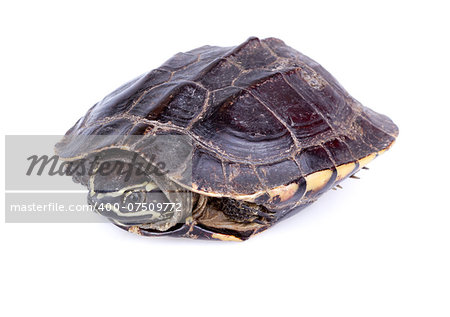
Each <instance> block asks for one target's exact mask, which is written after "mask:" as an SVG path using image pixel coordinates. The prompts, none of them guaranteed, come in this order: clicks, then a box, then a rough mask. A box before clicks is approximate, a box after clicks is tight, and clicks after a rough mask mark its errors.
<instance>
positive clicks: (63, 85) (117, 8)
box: [0, 0, 450, 317]
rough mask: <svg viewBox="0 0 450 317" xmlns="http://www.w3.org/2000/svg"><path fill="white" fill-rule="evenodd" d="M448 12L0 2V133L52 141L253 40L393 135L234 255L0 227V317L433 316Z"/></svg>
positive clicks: (105, 232)
mask: <svg viewBox="0 0 450 317" xmlns="http://www.w3.org/2000/svg"><path fill="white" fill-rule="evenodd" d="M449 11H450V10H449V8H448V7H447V5H446V2H445V1H431V0H428V1H423V2H418V1H374V2H370V3H369V2H368V1H364V2H363V1H292V2H287V1H282V0H276V1H257V2H249V1H248V2H245V1H230V0H228V1H222V2H214V1H205V2H200V1H183V2H170V1H164V2H163V1H159V2H154V3H151V2H150V1H142V2H135V1H123V2H117V1H102V2H100V1H76V2H73V3H72V4H69V2H66V1H9V2H6V1H2V2H1V7H0V32H1V48H0V56H1V59H0V66H1V67H0V80H1V83H0V87H1V88H0V94H1V96H0V104H1V120H2V123H1V129H2V132H3V134H63V133H65V131H66V130H67V129H68V128H70V127H71V126H72V125H73V124H74V123H75V121H76V120H77V119H78V118H79V117H80V116H82V115H83V114H84V113H85V112H86V111H87V109H88V108H89V107H90V106H91V105H93V104H94V103H95V102H96V101H98V100H99V99H101V98H102V97H103V96H105V95H106V94H107V93H109V92H110V91H112V90H113V89H115V88H116V87H118V86H119V85H121V84H122V83H124V82H126V81H128V80H129V79H132V78H134V77H135V76H137V75H139V74H141V73H143V72H145V71H147V70H150V69H153V68H155V67H157V66H159V65H160V64H162V63H163V62H164V61H165V60H166V59H168V58H169V57H170V56H172V55H173V54H175V53H177V52H179V51H186V50H190V49H193V48H195V47H198V46H201V45H205V44H210V45H219V46H233V45H237V44H239V43H241V42H242V41H244V40H245V39H246V38H247V37H249V36H252V35H255V36H258V37H261V38H264V37H269V36H274V37H279V38H281V39H283V40H284V41H285V42H286V43H287V44H288V45H290V46H292V47H294V48H296V49H298V50H299V51H301V52H303V53H304V54H306V55H309V56H310V57H312V58H313V59H315V60H317V61H318V62H319V63H321V64H322V65H323V66H324V67H325V68H327V69H328V70H329V71H330V72H331V73H332V74H333V75H335V77H337V78H338V80H339V81H340V82H341V84H342V85H343V86H344V87H345V88H346V89H347V90H348V91H349V92H350V93H351V94H352V95H353V96H354V97H355V98H356V99H358V100H360V101H361V102H362V103H363V104H364V105H366V106H368V107H371V108H373V109H374V110H376V111H378V112H381V113H384V114H387V115H388V116H390V117H391V118H392V119H393V120H394V121H395V122H396V123H397V124H398V126H399V127H400V137H399V139H398V141H397V143H396V144H395V145H394V147H393V148H392V150H390V151H389V152H388V153H386V154H385V155H383V156H382V157H380V158H378V159H377V160H376V161H374V162H372V163H371V164H370V170H369V171H362V172H360V173H359V176H360V177H361V179H360V180H353V179H351V180H347V181H345V182H344V183H343V186H344V189H343V190H339V191H330V192H329V193H327V194H325V195H324V196H323V197H322V198H320V199H319V201H317V202H316V203H315V204H313V205H312V206H310V207H308V208H307V209H305V210H304V211H302V212H301V213H299V214H298V215H296V216H295V217H293V218H291V219H289V220H287V221H285V222H282V223H279V224H278V225H276V226H275V227H273V228H272V229H270V230H269V231H266V232H265V233H263V234H261V235H259V236H256V237H253V238H252V239H250V240H249V241H247V242H244V243H225V242H208V241H190V240H183V239H171V238H162V239H154V238H142V237H138V236H134V235H131V234H128V233H126V232H123V231H121V230H120V229H117V228H116V227H115V226H113V225H110V224H25V225H24V224H5V223H3V224H1V258H2V259H1V262H0V266H1V274H2V278H1V282H0V285H1V290H2V294H1V302H2V304H1V305H0V310H1V315H2V316H25V315H26V316H34V315H46V316H65V315H68V316H80V315H82V316H84V315H94V314H95V315H97V316H119V315H120V316H131V315H133V316H137V315H152V316H157V315H160V314H164V315H167V314H169V315H173V316H175V315H180V316H190V315H195V316H200V315H209V316H222V315H231V314H233V315H236V316H244V315H246V316H253V315H270V316H285V315H287V314H289V315H294V314H295V315H303V316H346V317H348V316H449V315H450V273H449V270H450V257H449V251H450V247H449V244H450V215H449V212H450V207H449V196H450V194H449V190H448V183H449V176H450V175H449V159H450V157H449V150H448V148H449V145H448V143H447V142H448V140H449V125H450V124H449V123H448V122H449V115H450V114H449V110H448V109H449V106H450V104H449V84H450V81H449V77H448V76H449V74H450V67H449V66H450V64H449V56H450V49H449V31H450V23H449ZM1 142H2V146H1V149H2V151H3V150H4V144H3V143H4V140H3V139H2V141H1ZM1 157H2V160H3V157H4V155H3V153H2V155H1ZM2 173H4V171H3V170H2ZM1 186H2V187H3V186H4V184H3V182H2V185H1ZM2 199H3V197H2ZM0 206H4V205H3V203H2V204H1V205H0ZM3 212H4V210H3Z"/></svg>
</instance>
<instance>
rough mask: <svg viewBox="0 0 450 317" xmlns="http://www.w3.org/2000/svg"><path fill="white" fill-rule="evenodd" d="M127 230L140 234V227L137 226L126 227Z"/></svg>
mask: <svg viewBox="0 0 450 317" xmlns="http://www.w3.org/2000/svg"><path fill="white" fill-rule="evenodd" d="M128 232H131V233H134V234H137V235H140V236H141V235H142V232H141V229H140V228H139V227H138V226H131V227H129V228H128Z"/></svg>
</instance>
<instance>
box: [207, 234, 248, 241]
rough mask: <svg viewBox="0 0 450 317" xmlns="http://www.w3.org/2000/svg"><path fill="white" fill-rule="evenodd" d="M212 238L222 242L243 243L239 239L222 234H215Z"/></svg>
mask: <svg viewBox="0 0 450 317" xmlns="http://www.w3.org/2000/svg"><path fill="white" fill-rule="evenodd" d="M211 237H212V238H214V239H218V240H222V241H242V240H241V239H239V238H238V237H235V236H229V235H226V234H222V233H213V234H212V236H211Z"/></svg>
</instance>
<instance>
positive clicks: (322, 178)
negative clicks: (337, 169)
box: [305, 170, 333, 193]
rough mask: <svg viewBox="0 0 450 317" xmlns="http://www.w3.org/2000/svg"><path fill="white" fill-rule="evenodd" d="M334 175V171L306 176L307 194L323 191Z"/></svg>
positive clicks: (324, 171)
mask: <svg viewBox="0 0 450 317" xmlns="http://www.w3.org/2000/svg"><path fill="white" fill-rule="evenodd" d="M332 175H333V171H332V170H323V171H319V172H315V173H312V174H309V175H308V176H306V177H305V180H306V193H307V192H309V191H318V190H320V189H322V188H323V187H324V186H325V185H326V184H327V183H328V182H329V181H330V178H331V176H332Z"/></svg>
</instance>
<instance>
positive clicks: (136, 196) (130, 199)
mask: <svg viewBox="0 0 450 317" xmlns="http://www.w3.org/2000/svg"><path fill="white" fill-rule="evenodd" d="M146 196H147V195H146V194H145V193H144V192H142V191H128V192H126V193H125V196H124V199H123V202H124V204H125V205H126V204H138V203H144V202H145V200H146V199H145V198H146Z"/></svg>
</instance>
